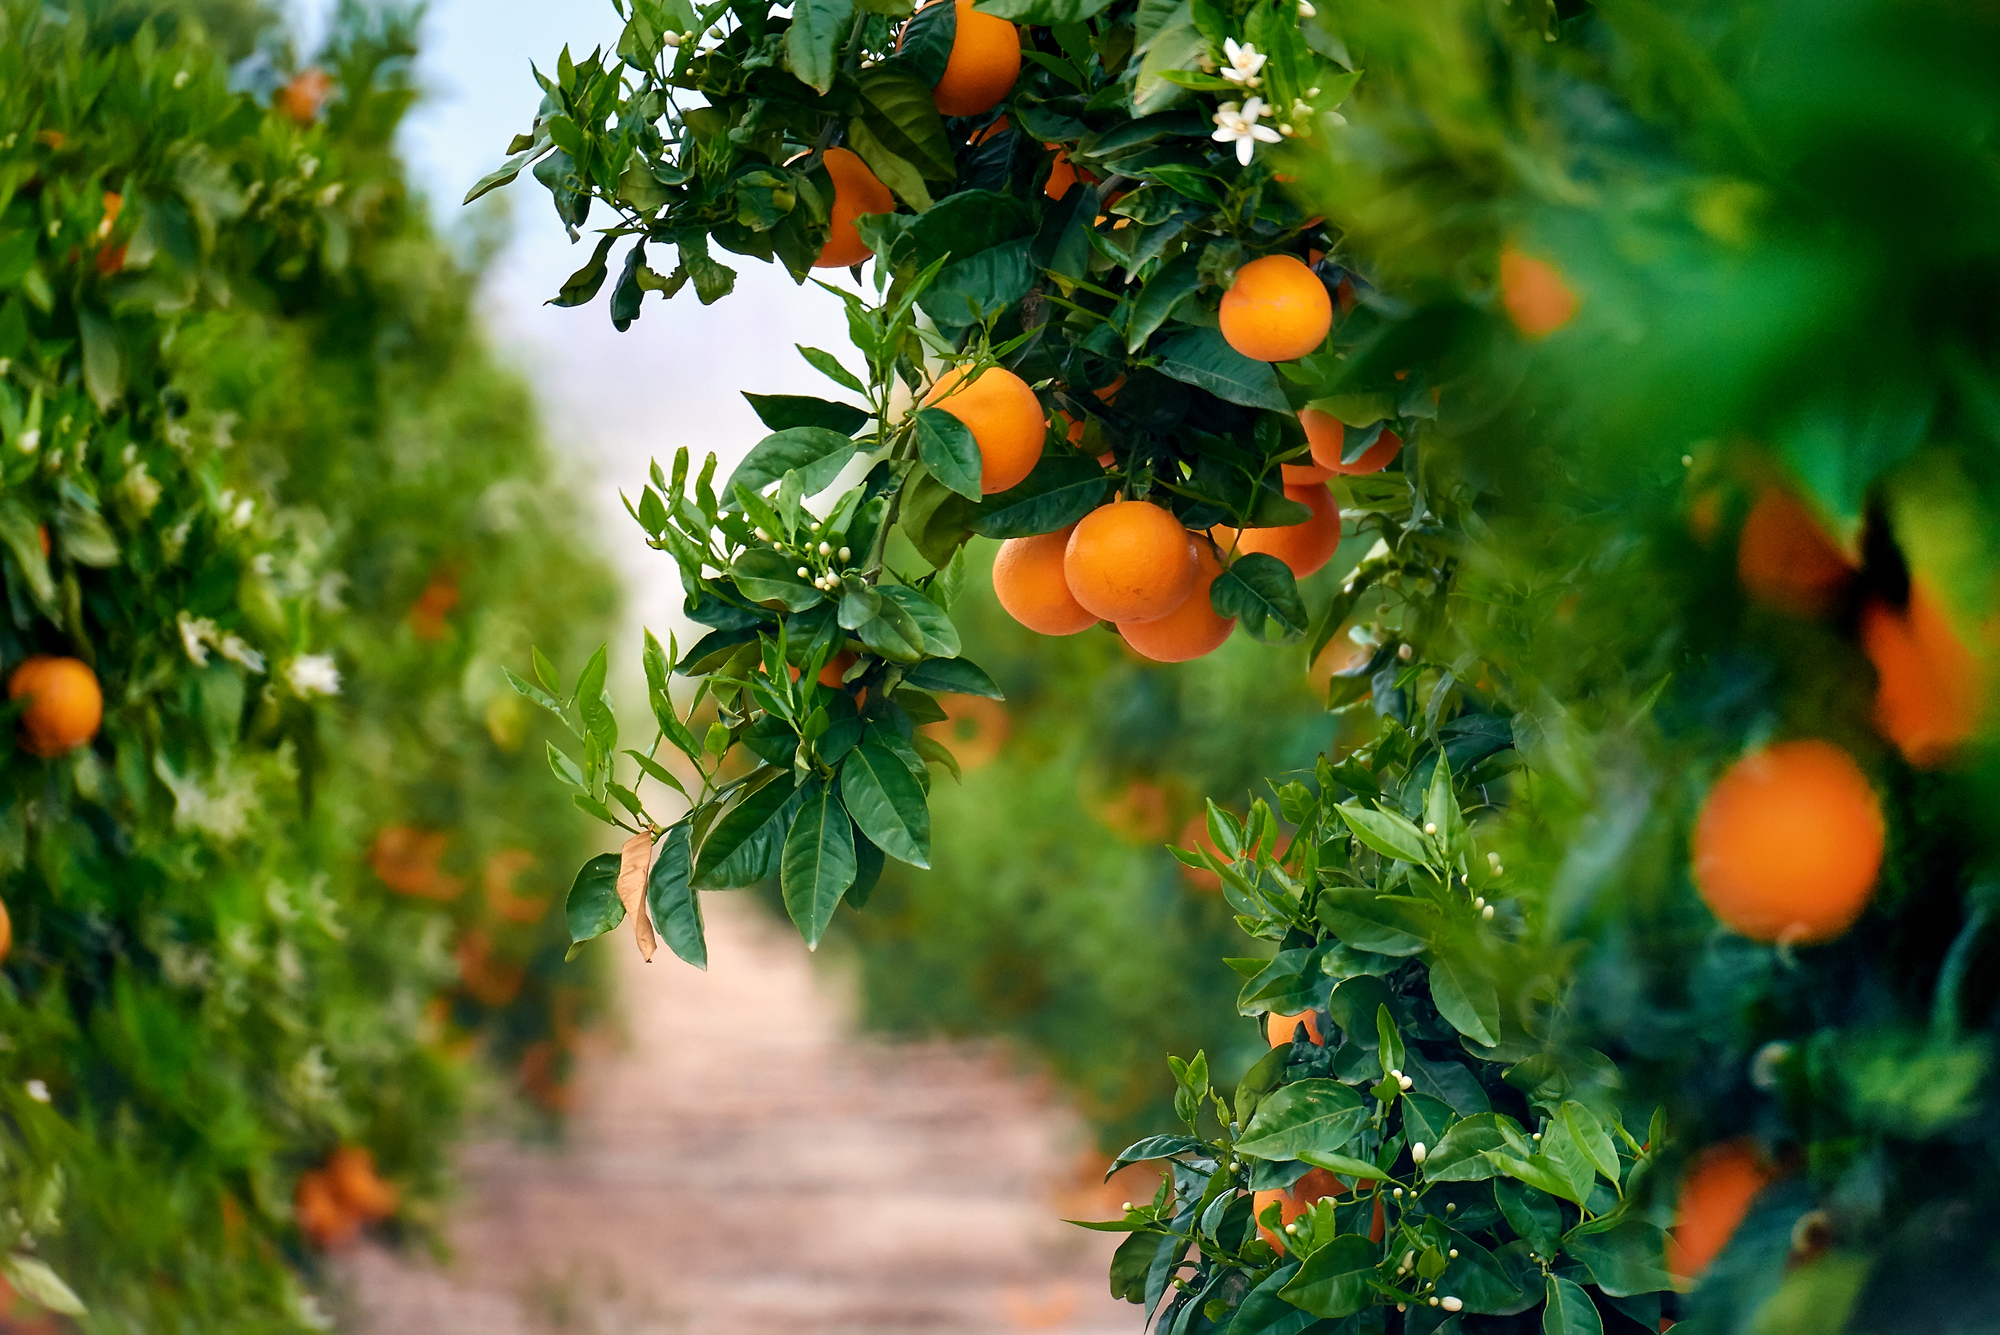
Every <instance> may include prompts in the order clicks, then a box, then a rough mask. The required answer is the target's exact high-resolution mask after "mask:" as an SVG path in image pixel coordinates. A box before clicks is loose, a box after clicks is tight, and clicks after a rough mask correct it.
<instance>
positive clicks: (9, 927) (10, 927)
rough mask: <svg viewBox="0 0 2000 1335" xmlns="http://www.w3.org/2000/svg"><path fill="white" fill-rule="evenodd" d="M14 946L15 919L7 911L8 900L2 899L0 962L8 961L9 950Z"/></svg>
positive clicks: (0, 901) (0, 912)
mask: <svg viewBox="0 0 2000 1335" xmlns="http://www.w3.org/2000/svg"><path fill="white" fill-rule="evenodd" d="M13 948H14V919H13V918H12V917H11V916H10V915H9V914H8V912H7V901H5V900H3V899H0V964H4V963H6V962H7V952H8V951H10V950H12V949H13Z"/></svg>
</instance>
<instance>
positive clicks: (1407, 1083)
mask: <svg viewBox="0 0 2000 1335" xmlns="http://www.w3.org/2000/svg"><path fill="white" fill-rule="evenodd" d="M1396 1083H1397V1084H1399V1085H1401V1086H1402V1087H1403V1088H1404V1089H1409V1088H1411V1087H1412V1086H1414V1085H1415V1084H1416V1083H1417V1082H1416V1081H1414V1080H1412V1079H1410V1077H1408V1076H1406V1075H1403V1076H1398V1077H1396Z"/></svg>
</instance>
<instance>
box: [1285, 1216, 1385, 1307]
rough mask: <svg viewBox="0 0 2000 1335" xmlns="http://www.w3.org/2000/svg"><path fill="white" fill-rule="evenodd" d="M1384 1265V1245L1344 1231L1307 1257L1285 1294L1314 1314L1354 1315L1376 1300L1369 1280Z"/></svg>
mask: <svg viewBox="0 0 2000 1335" xmlns="http://www.w3.org/2000/svg"><path fill="white" fill-rule="evenodd" d="M1381 1264H1382V1249H1381V1247H1380V1246H1378V1245H1377V1244H1375V1243H1372V1242H1370V1241H1368V1239H1367V1238H1365V1237H1362V1236H1360V1235H1359V1234H1355V1233H1343V1234H1341V1235H1340V1236H1338V1237H1336V1238H1334V1239H1333V1240H1332V1241H1331V1242H1329V1243H1327V1244H1326V1246H1324V1247H1321V1248H1320V1249H1319V1250H1318V1251H1316V1252H1314V1253H1313V1254H1312V1255H1311V1256H1308V1257H1307V1258H1306V1260H1305V1263H1304V1264H1303V1265H1301V1266H1300V1267H1299V1273H1298V1274H1296V1275H1294V1276H1293V1277H1292V1282H1291V1283H1289V1284H1287V1285H1285V1287H1284V1289H1283V1291H1282V1296H1283V1297H1284V1299H1285V1301H1286V1302H1289V1303H1291V1304H1292V1305H1293V1306H1295V1307H1300V1308H1303V1309H1304V1310H1306V1311H1308V1312H1311V1313H1312V1314H1313V1315H1314V1316H1318V1317H1326V1318H1329V1319H1338V1318H1340V1317H1349V1316H1353V1315H1354V1314H1355V1313H1356V1312H1359V1311H1360V1310H1361V1309H1362V1308H1364V1307H1367V1306H1368V1305H1369V1304H1370V1303H1372V1302H1373V1301H1374V1291H1373V1289H1372V1288H1371V1287H1370V1286H1369V1283H1368V1281H1369V1279H1370V1278H1371V1277H1373V1275H1374V1273H1375V1271H1376V1269H1377V1268H1378V1267H1379V1266H1380V1265H1381Z"/></svg>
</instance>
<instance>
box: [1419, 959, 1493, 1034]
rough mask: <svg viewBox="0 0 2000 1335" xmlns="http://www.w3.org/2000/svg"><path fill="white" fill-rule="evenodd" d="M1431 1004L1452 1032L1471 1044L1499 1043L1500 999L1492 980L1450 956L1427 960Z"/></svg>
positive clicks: (1476, 969) (1475, 968) (1474, 967)
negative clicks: (1466, 1039)
mask: <svg viewBox="0 0 2000 1335" xmlns="http://www.w3.org/2000/svg"><path fill="white" fill-rule="evenodd" d="M1430 974H1431V1000H1432V1001H1434V1002H1436V1003H1437V1008H1438V1014H1439V1015H1441V1016H1443V1017H1444V1019H1445V1022H1446V1023H1447V1024H1449V1025H1451V1027H1452V1028H1454V1029H1456V1030H1458V1032H1459V1033H1461V1034H1464V1035H1465V1036H1466V1037H1467V1038H1469V1039H1471V1040H1472V1041H1473V1042H1475V1043H1479V1044H1483V1045H1484V1046H1486V1047H1489V1048H1490V1047H1492V1046H1493V1045H1494V1044H1495V1043H1498V1042H1499V1041H1500V1038H1499V1034H1500V995H1499V993H1498V992H1497V991H1495V990H1494V987H1493V979H1492V978H1491V977H1489V976H1488V975H1487V974H1485V973H1483V972H1481V971H1480V970H1479V969H1478V968H1477V967H1476V966H1473V965H1469V964H1467V963H1465V962H1464V961H1463V960H1460V959H1457V958H1455V957H1454V956H1453V955H1451V954H1450V953H1435V954H1433V955H1432V956H1431V957H1430Z"/></svg>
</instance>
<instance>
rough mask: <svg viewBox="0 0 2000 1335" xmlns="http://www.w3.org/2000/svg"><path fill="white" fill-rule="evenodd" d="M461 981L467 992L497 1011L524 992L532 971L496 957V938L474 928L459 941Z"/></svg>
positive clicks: (459, 978)
mask: <svg viewBox="0 0 2000 1335" xmlns="http://www.w3.org/2000/svg"><path fill="white" fill-rule="evenodd" d="M456 954H457V957H458V981H459V986H461V987H463V988H464V989H465V991H466V995H468V996H470V997H471V998H472V999H473V1000H474V1001H476V1002H478V1003H479V1004H480V1005H482V1006H488V1007H491V1008H493V1009H494V1010H498V1009H499V1008H500V1007H502V1006H505V1005H506V1004H507V1003H508V1002H510V1001H512V1000H513V999H514V998H515V997H517V996H519V995H520V994H521V984H522V983H523V982H525V981H526V980H527V976H528V971H527V969H526V968H525V967H523V966H522V965H519V964H502V963H500V962H499V961H497V960H495V959H494V958H493V941H492V939H491V938H490V937H488V936H487V934H486V933H485V932H484V931H482V930H480V929H478V928H474V929H473V930H472V931H470V932H467V933H466V934H465V939H464V940H462V941H460V942H459V943H458V949H457V951H456Z"/></svg>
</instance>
